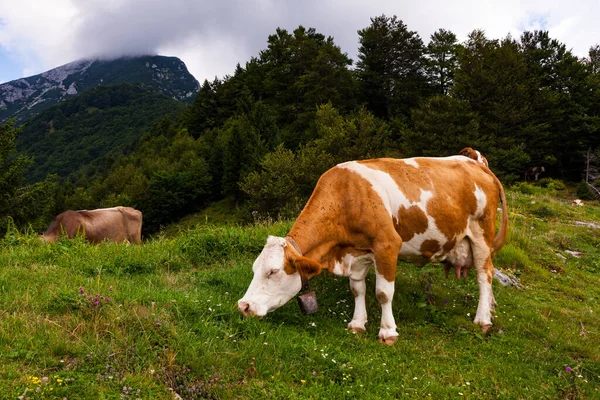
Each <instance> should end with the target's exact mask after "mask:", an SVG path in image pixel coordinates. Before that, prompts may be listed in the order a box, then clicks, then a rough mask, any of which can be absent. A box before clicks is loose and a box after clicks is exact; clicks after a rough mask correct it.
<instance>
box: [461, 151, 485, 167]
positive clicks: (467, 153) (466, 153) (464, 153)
mask: <svg viewBox="0 0 600 400" xmlns="http://www.w3.org/2000/svg"><path fill="white" fill-rule="evenodd" d="M458 154H459V155H461V156H465V157H469V158H471V159H473V160H475V161H478V162H480V163H482V164H483V165H485V166H486V167H489V165H488V160H487V158H485V157H484V156H483V155H482V154H481V153H480V152H479V150H475V149H472V148H470V147H465V148H464V149H462V150H461V151H460V153H458Z"/></svg>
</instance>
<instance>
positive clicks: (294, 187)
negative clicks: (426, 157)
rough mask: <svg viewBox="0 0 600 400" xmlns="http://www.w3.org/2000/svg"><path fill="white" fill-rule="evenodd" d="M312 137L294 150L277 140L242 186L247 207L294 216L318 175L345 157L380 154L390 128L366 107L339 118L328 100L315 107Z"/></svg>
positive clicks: (355, 157)
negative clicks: (257, 168) (272, 150)
mask: <svg viewBox="0 0 600 400" xmlns="http://www.w3.org/2000/svg"><path fill="white" fill-rule="evenodd" d="M314 126H315V131H316V133H315V136H316V137H317V138H316V139H315V140H313V141H311V142H309V143H308V144H307V145H306V146H304V147H302V148H301V149H300V150H298V151H297V152H296V153H294V152H293V151H291V150H287V149H285V147H284V146H283V145H280V146H279V147H277V148H276V149H275V151H274V152H271V153H269V154H267V155H266V156H265V157H264V158H263V160H262V161H261V163H260V171H253V172H251V173H249V174H247V175H246V176H245V178H244V179H243V180H242V182H241V183H240V189H241V190H242V191H243V192H244V193H245V195H246V196H247V199H248V204H247V206H248V208H249V209H250V210H251V211H256V212H258V213H259V214H262V215H271V216H284V217H291V216H294V215H297V214H298V212H299V211H300V210H301V207H302V205H303V204H304V202H305V201H306V199H308V197H309V196H310V193H311V192H312V190H313V188H314V186H315V185H316V183H317V181H318V179H319V177H320V176H321V175H322V174H323V173H324V172H325V171H326V170H328V169H329V168H331V167H333V166H334V165H335V164H337V163H340V162H344V161H347V160H353V159H361V158H374V157H379V156H382V155H383V154H384V152H385V150H386V149H388V148H389V143H388V138H389V136H390V134H389V128H388V126H387V124H385V123H384V122H382V121H381V120H378V119H377V118H375V117H374V116H373V115H372V114H371V113H369V112H368V111H367V110H366V109H365V108H362V109H360V110H359V111H358V112H357V113H355V114H352V115H349V116H348V117H346V118H344V117H342V116H341V115H340V114H339V112H338V111H337V110H336V109H335V108H333V106H332V105H331V103H328V104H325V105H322V106H320V107H318V109H317V114H316V119H315V124H314Z"/></svg>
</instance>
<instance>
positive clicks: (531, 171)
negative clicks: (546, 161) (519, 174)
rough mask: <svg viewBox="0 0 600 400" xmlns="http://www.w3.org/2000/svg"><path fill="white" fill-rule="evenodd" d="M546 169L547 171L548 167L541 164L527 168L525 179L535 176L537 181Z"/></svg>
mask: <svg viewBox="0 0 600 400" xmlns="http://www.w3.org/2000/svg"><path fill="white" fill-rule="evenodd" d="M544 171H546V169H545V168H544V167H541V166H537V167H531V168H527V169H526V170H525V180H527V177H529V178H531V177H532V176H533V177H534V178H535V180H536V181H537V180H538V178H539V177H540V175H541V174H542V172H544Z"/></svg>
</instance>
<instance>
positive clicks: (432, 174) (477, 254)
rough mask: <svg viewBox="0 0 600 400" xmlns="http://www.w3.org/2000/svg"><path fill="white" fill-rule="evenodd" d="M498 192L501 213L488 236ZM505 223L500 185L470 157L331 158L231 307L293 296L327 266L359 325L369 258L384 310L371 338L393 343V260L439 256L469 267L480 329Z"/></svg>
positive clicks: (490, 305) (258, 307)
mask: <svg viewBox="0 0 600 400" xmlns="http://www.w3.org/2000/svg"><path fill="white" fill-rule="evenodd" d="M499 198H500V199H501V203H502V220H501V225H500V229H499V231H498V233H497V234H496V232H495V225H496V214H497V207H498V199H499ZM507 226H508V212H507V208H506V198H505V195H504V189H503V187H502V184H501V183H500V181H499V180H498V178H496V176H495V175H494V174H493V173H492V172H491V171H490V170H489V168H487V167H486V166H485V165H482V164H481V163H480V162H477V161H475V160H471V159H470V158H467V157H463V156H453V157H445V158H425V157H423V158H419V157H417V158H409V159H404V160H399V159H391V158H383V159H375V160H364V161H351V162H346V163H343V164H339V165H337V166H335V167H333V168H332V169H330V170H329V171H327V172H325V173H324V174H323V175H322V176H321V178H320V179H319V181H318V183H317V186H316V187H315V189H314V191H313V193H312V195H311V197H310V199H309V200H308V202H307V204H306V206H305V207H304V209H303V210H302V212H301V213H300V215H299V216H298V218H297V219H296V222H295V223H294V225H293V226H292V228H291V230H290V231H289V233H288V235H287V236H286V237H275V236H269V238H268V239H267V243H266V245H265V246H264V248H263V250H262V252H261V253H260V255H259V256H258V258H257V259H256V261H255V262H254V265H253V266H252V270H253V273H254V277H253V279H252V282H251V283H250V286H249V287H248V290H247V291H246V294H244V296H243V297H242V298H241V299H240V300H239V301H238V309H239V310H240V312H241V313H242V314H244V315H256V316H264V315H265V314H267V313H268V312H270V311H273V310H275V309H277V308H279V307H281V306H282V305H284V304H285V303H287V302H288V301H289V300H290V299H291V298H292V297H294V296H295V295H296V294H297V293H298V292H299V291H300V290H301V288H302V286H303V283H302V281H303V280H304V279H309V278H311V277H312V276H315V275H317V274H320V273H321V272H322V271H323V270H327V271H329V272H330V273H333V274H335V275H338V276H347V277H348V278H349V279H350V290H351V291H352V293H353V294H354V301H355V308H354V316H353V317H352V321H350V323H349V324H348V328H349V329H351V330H352V331H355V332H364V331H365V323H366V322H367V309H366V303H365V293H366V282H365V278H366V276H367V274H368V272H369V270H370V268H371V266H373V265H374V266H375V293H376V296H377V300H378V301H379V303H380V304H381V311H382V313H381V325H380V330H379V335H378V336H379V341H380V342H382V343H385V344H393V343H395V342H396V340H397V338H398V332H397V330H396V322H395V320H394V315H393V312H392V299H393V296H394V285H395V279H396V267H397V261H398V258H400V259H402V260H406V261H411V262H414V263H416V264H420V265H423V264H426V263H428V262H442V261H445V262H447V263H449V264H450V265H453V266H457V265H458V266H465V267H467V268H474V269H475V271H476V273H477V282H478V284H479V304H478V306H477V313H476V315H475V320H474V322H475V323H476V324H479V325H481V327H482V329H483V331H484V332H487V331H488V330H489V329H490V328H491V325H492V314H491V313H492V310H493V309H494V307H495V306H496V301H495V299H494V295H493V292H492V277H493V275H494V266H493V264H492V256H493V255H494V254H496V253H497V252H498V251H499V250H500V249H501V248H502V246H503V245H504V242H505V240H506V235H507V232H508V230H507V229H508V228H507ZM459 270H460V269H459Z"/></svg>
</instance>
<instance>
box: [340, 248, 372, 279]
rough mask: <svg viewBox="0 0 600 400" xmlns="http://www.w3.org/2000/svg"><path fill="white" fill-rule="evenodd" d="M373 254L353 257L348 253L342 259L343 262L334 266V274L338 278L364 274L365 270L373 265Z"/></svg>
mask: <svg viewBox="0 0 600 400" xmlns="http://www.w3.org/2000/svg"><path fill="white" fill-rule="evenodd" d="M373 263H374V261H373V254H364V255H361V256H353V255H352V254H350V253H346V254H345V255H344V257H342V260H341V262H340V261H336V262H335V263H334V264H333V271H332V272H333V274H334V275H337V276H351V275H356V274H357V273H359V274H362V271H363V270H364V269H365V268H369V267H371V265H373Z"/></svg>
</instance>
